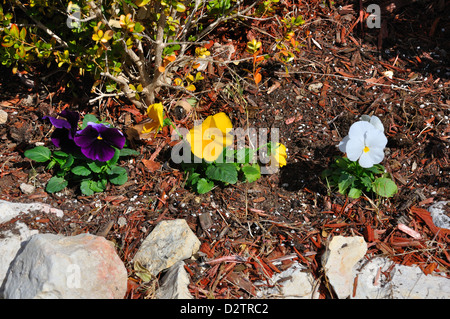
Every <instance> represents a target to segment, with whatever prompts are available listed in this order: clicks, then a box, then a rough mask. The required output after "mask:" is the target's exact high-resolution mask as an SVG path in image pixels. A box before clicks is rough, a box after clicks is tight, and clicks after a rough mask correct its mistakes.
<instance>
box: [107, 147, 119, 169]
mask: <svg viewBox="0 0 450 319" xmlns="http://www.w3.org/2000/svg"><path fill="white" fill-rule="evenodd" d="M119 156H120V150H119V149H117V148H114V156H113V157H112V158H111V159H110V160H109V161H107V162H106V163H108V165H109V166H113V165H115V164H116V163H117V161H118V160H119Z"/></svg>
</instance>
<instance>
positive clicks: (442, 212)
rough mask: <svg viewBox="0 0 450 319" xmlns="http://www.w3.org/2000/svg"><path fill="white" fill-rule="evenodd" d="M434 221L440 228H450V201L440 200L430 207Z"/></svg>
mask: <svg viewBox="0 0 450 319" xmlns="http://www.w3.org/2000/svg"><path fill="white" fill-rule="evenodd" d="M428 211H429V212H430V215H431V218H432V219H433V223H434V224H435V225H436V226H437V227H440V228H446V229H450V217H449V216H448V212H449V211H450V201H440V202H437V203H435V204H433V205H431V206H430V207H428Z"/></svg>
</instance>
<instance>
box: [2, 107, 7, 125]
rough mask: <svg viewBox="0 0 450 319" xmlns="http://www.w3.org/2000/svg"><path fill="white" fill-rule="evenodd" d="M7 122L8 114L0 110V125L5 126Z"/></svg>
mask: <svg viewBox="0 0 450 319" xmlns="http://www.w3.org/2000/svg"><path fill="white" fill-rule="evenodd" d="M7 121H8V113H6V112H5V111H3V110H0V124H5V123H6V122H7Z"/></svg>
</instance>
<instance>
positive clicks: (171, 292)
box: [156, 261, 193, 299]
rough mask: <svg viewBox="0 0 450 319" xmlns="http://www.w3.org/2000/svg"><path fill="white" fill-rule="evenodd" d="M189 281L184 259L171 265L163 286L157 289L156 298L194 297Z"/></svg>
mask: <svg viewBox="0 0 450 319" xmlns="http://www.w3.org/2000/svg"><path fill="white" fill-rule="evenodd" d="M189 283H190V278H189V274H188V273H187V271H186V269H184V261H179V262H177V263H176V264H174V265H173V266H172V267H170V268H169V269H168V270H167V272H166V274H165V275H164V277H163V278H162V280H161V286H160V287H159V289H158V290H157V291H156V299H193V297H192V295H191V293H190V292H189V289H188V285H189Z"/></svg>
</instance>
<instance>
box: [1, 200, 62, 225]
mask: <svg viewBox="0 0 450 319" xmlns="http://www.w3.org/2000/svg"><path fill="white" fill-rule="evenodd" d="M34 211H41V212H43V213H47V214H48V213H54V214H56V216H58V217H63V216H64V213H63V211H62V210H60V209H56V208H53V207H51V206H50V205H47V204H42V203H28V204H25V203H12V202H8V201H5V200H0V224H2V223H6V222H8V221H10V220H11V219H13V218H14V217H16V216H18V215H19V214H21V213H25V214H26V213H30V212H34Z"/></svg>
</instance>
